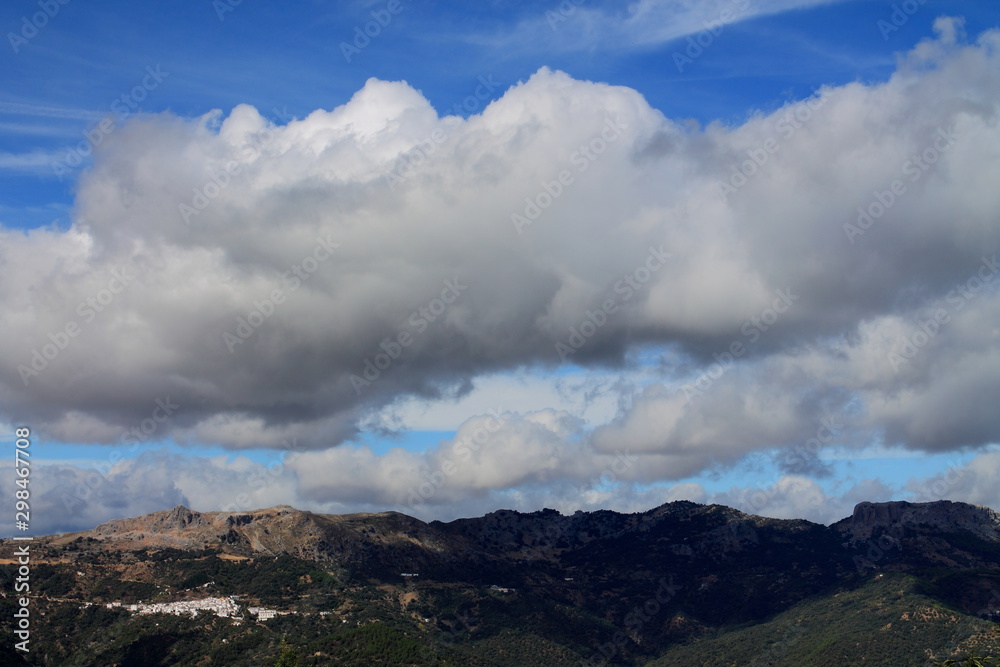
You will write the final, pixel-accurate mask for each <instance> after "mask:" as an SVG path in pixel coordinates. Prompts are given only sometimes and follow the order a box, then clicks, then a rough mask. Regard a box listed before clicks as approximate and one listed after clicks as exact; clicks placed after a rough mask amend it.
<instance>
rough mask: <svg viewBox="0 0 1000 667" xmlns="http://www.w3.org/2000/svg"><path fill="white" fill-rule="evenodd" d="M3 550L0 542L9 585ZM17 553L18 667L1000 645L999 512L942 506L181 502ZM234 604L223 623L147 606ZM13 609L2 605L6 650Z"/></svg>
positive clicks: (699, 659)
mask: <svg viewBox="0 0 1000 667" xmlns="http://www.w3.org/2000/svg"><path fill="white" fill-rule="evenodd" d="M13 551H14V544H13V543H12V542H10V541H4V542H3V543H0V559H6V560H0V563H4V565H3V566H2V570H0V578H2V579H3V590H4V591H5V592H9V591H11V590H12V588H13V586H12V581H13V577H14V576H15V571H16V565H15V564H13V562H12V561H11V560H10V559H11V556H12V555H13ZM31 553H32V591H31V594H32V596H33V597H32V605H33V610H34V611H35V612H36V613H37V616H36V617H35V621H34V623H35V625H34V626H33V628H34V631H33V642H34V647H35V649H36V650H35V651H33V652H32V653H31V654H29V656H28V663H27V664H46V663H45V656H48V660H49V662H48V664H81V665H84V664H94V665H98V664H100V665H109V664H118V665H133V664H134V665H139V664H143V665H158V664H163V665H166V664H191V665H194V664H226V665H229V664H232V665H243V664H246V665H259V664H273V662H274V660H276V659H277V655H278V652H279V647H280V644H281V640H282V637H284V638H285V639H286V641H287V642H288V644H289V645H290V646H293V647H295V649H296V650H299V651H300V653H301V664H316V665H319V664H376V663H378V662H379V661H381V664H455V665H459V664H483V665H506V664H509V665H523V664H552V665H559V664H567V665H569V664H580V662H581V660H583V661H590V662H591V663H592V664H622V665H641V664H656V665H673V664H683V665H722V664H739V665H744V664H761V665H766V664H773V665H783V664H795V665H805V664H808V665H834V664H837V665H843V664H855V663H856V664H894V665H909V664H912V665H924V664H934V661H935V660H938V661H943V660H945V659H946V658H949V657H954V656H963V655H966V654H971V653H976V652H980V653H982V654H986V653H987V652H989V651H993V652H994V654H995V653H996V651H997V650H998V649H1000V641H998V637H997V635H996V633H995V632H993V630H992V628H993V627H994V626H995V623H993V622H991V621H992V620H996V618H997V613H996V612H997V610H998V609H1000V517H998V516H997V514H996V513H995V512H993V511H992V510H989V509H988V508H982V507H976V506H972V505H967V504H963V503H953V502H948V501H940V502H935V503H903V502H893V503H861V504H859V505H858V507H857V508H856V509H855V511H854V513H853V515H852V516H851V517H847V518H845V519H843V520H842V521H839V522H837V523H835V524H833V525H832V526H829V527H827V526H823V525H820V524H814V523H810V522H808V521H802V520H776V519H769V518H765V517H759V516H754V515H748V514H744V513H742V512H739V511H738V510H734V509H732V508H728V507H723V506H718V505H708V506H706V505H698V504H695V503H690V502H684V501H681V502H674V503H668V504H666V505H662V506H660V507H657V508H654V509H651V510H649V511H646V512H641V513H635V514H620V513H616V512H610V511H598V512H590V513H585V512H577V513H576V514H573V515H570V516H563V515H561V514H559V513H558V512H555V511H553V510H542V511H539V512H533V513H520V512H514V511H511V510H500V511H497V512H492V513H490V514H487V515H486V516H483V517H478V518H469V519H459V520H456V521H452V522H449V523H442V522H436V521H435V522H431V523H425V522H423V521H420V520H418V519H414V518H412V517H409V516H406V515H404V514H400V513H396V512H387V513H378V514H354V515H339V516H335V515H322V514H315V513H311V512H306V511H301V510H297V509H294V508H291V507H275V508H270V509H264V510H258V511H253V512H195V511H192V510H190V509H188V508H185V507H183V506H178V507H175V508H173V509H171V510H165V511H162V512H156V513H153V514H149V515H146V516H142V517H135V518H129V519H119V520H114V521H110V522H107V523H105V524H101V525H99V526H97V527H95V528H94V529H91V530H88V531H83V532H79V533H69V534H62V535H54V536H48V537H43V538H36V539H35V540H34V542H33V543H32V545H31ZM230 596H237V597H236V598H235V599H234V601H232V602H226V604H232V605H233V608H234V609H236V610H237V611H236V612H234V615H233V617H220V616H217V615H216V613H215V612H201V613H199V614H198V615H197V616H194V617H191V616H190V615H184V616H173V615H168V614H165V613H160V612H161V611H162V610H171V609H175V608H177V606H178V605H177V603H180V602H184V603H185V604H187V605H188V606H194V607H197V606H198V605H207V604H208V602H207V600H209V599H220V600H229V598H230ZM153 604H158V605H161V606H159V607H155V608H154V607H151V606H149V605H153ZM171 604H173V605H174V606H170V605H171ZM219 604H222V603H221V602H220V603H219ZM109 605H110V606H109ZM129 605H137V606H136V608H134V609H129V607H128V606H129ZM164 605H166V606H164ZM179 606H181V607H183V606H184V605H179ZM251 608H255V609H256V608H265V609H267V610H269V611H268V612H266V613H265V614H264V615H261V613H260V611H259V610H258V611H256V612H254V611H253V610H252V609H251ZM13 609H14V607H13V599H12V597H10V596H7V597H4V598H3V599H2V600H0V619H2V620H0V624H2V630H3V632H4V633H5V634H6V635H7V636H8V637H12V635H11V634H10V633H11V630H12V628H11V625H10V623H11V618H12V613H13ZM141 610H147V611H149V610H155V611H157V613H149V614H146V613H138V612H139V611H141ZM43 612H44V613H45V616H44V617H42V616H41V613H43ZM267 616H273V617H272V618H267ZM12 643H13V642H12V641H11V642H8V643H7V646H10V645H12ZM372 651H375V653H372ZM87 656H92V657H87ZM206 658H210V661H206ZM11 659H12V660H14V659H15V657H14V656H12V658H11ZM18 659H19V658H18ZM539 660H541V662H539ZM893 661H894V662H893ZM10 664H17V663H16V662H11V663H10Z"/></svg>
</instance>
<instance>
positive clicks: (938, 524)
mask: <svg viewBox="0 0 1000 667" xmlns="http://www.w3.org/2000/svg"><path fill="white" fill-rule="evenodd" d="M897 526H905V527H907V528H914V529H920V528H927V529H929V530H934V531H949V532H950V531H956V530H967V531H969V532H971V533H973V534H974V535H976V536H977V537H979V538H981V539H984V540H987V541H989V542H1000V515H998V514H997V513H996V512H994V511H993V510H991V509H990V508H988V507H981V506H979V505H969V504H967V503H956V502H952V501H950V500H939V501H936V502H930V503H910V502H906V501H902V500H896V501H892V502H887V503H870V502H863V503H858V504H857V505H856V506H855V507H854V514H853V515H852V516H851V517H850V519H845V520H843V521H841V522H838V523H837V524H834V527H836V528H838V529H839V530H841V531H844V532H847V533H849V534H850V535H851V536H852V537H855V538H861V539H867V538H869V537H871V535H872V533H873V531H875V530H876V528H882V529H889V528H893V527H897Z"/></svg>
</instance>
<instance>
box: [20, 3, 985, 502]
mask: <svg viewBox="0 0 1000 667" xmlns="http://www.w3.org/2000/svg"><path fill="white" fill-rule="evenodd" d="M936 28H937V30H938V36H937V37H936V38H935V39H933V40H927V41H926V42H924V43H922V44H920V45H918V46H917V47H916V48H915V49H914V50H912V51H911V52H909V53H907V54H903V55H901V56H900V59H899V63H898V68H897V72H896V73H895V74H894V75H893V76H892V77H891V78H890V79H889V80H888V81H886V82H881V83H874V84H868V83H864V82H855V83H851V84H848V85H844V86H840V87H826V88H823V89H821V90H818V91H816V95H815V96H814V97H812V98H811V99H809V100H802V101H798V102H794V103H789V104H787V105H785V106H783V107H781V108H778V109H774V110H770V111H762V112H759V113H756V114H754V115H752V116H751V117H750V118H749V119H748V120H747V121H746V122H744V123H743V124H741V125H738V126H733V127H729V126H724V125H721V124H711V125H709V126H708V127H704V128H699V127H695V126H692V125H691V124H690V123H686V122H683V121H681V120H671V119H668V118H665V117H664V116H663V115H662V114H661V113H659V112H658V111H657V110H655V109H653V108H651V107H650V106H649V105H648V104H647V103H646V101H645V100H644V99H643V97H642V96H641V95H640V94H639V93H637V92H636V91H634V90H631V89H628V88H623V87H618V86H611V85H606V84H601V83H592V82H587V81H578V80H575V79H573V78H572V77H571V76H569V75H567V74H565V73H562V72H553V71H550V70H547V69H543V70H540V71H539V72H537V73H536V74H535V75H534V76H532V77H531V78H530V79H529V80H527V81H525V82H523V83H520V84H518V85H516V86H514V87H512V88H511V89H510V90H508V91H507V92H506V93H505V94H504V95H503V96H502V97H501V98H500V99H499V100H497V101H495V102H494V103H492V104H491V105H490V106H489V107H487V108H486V109H485V110H484V111H483V112H482V113H481V114H479V115H475V116H472V117H469V118H467V119H463V118H458V117H442V116H441V115H439V114H438V113H437V112H436V111H435V110H434V109H433V108H432V107H431V106H430V104H429V103H428V102H427V100H426V99H425V98H424V97H423V96H422V95H421V94H420V93H419V92H418V91H416V90H414V89H413V88H412V87H411V86H409V85H408V84H406V83H404V82H385V81H378V80H374V79H373V80H370V81H369V82H368V83H367V84H366V85H365V86H364V88H363V89H362V90H360V91H358V93H357V94H356V95H355V96H354V97H353V98H352V99H351V100H350V101H348V102H347V103H346V104H344V105H342V106H340V107H337V108H335V109H333V110H332V111H325V110H319V111H315V112H314V113H312V114H310V115H309V116H307V117H306V118H303V119H299V120H291V121H289V122H287V123H284V124H274V123H272V122H270V121H267V120H265V119H264V118H263V117H262V116H261V115H260V113H259V112H258V111H257V110H255V109H253V108H251V107H248V106H240V107H237V108H235V109H233V110H232V111H231V112H230V113H229V114H228V115H226V116H224V115H223V114H222V113H221V112H214V113H211V114H208V115H206V116H204V117H201V118H197V119H186V118H178V117H175V116H171V115H169V114H162V115H156V116H150V117H145V118H142V119H136V120H134V121H132V122H130V123H129V124H128V125H126V126H125V127H123V128H121V129H120V130H118V131H116V132H115V133H114V134H113V135H109V136H108V138H107V141H106V143H105V144H104V145H102V146H100V147H99V150H98V151H97V152H96V155H95V161H94V166H93V167H92V169H90V170H89V171H88V172H87V173H86V174H85V175H84V176H83V177H82V178H81V180H80V182H79V186H78V196H77V201H76V207H75V211H74V214H73V225H72V227H71V228H70V229H69V230H68V231H55V230H35V231H32V232H30V233H27V234H22V233H20V232H15V231H10V230H2V235H3V246H2V247H3V250H2V254H0V268H2V270H3V272H4V276H5V280H4V281H3V282H2V283H0V301H2V305H3V309H2V311H0V318H2V319H0V326H2V327H3V329H4V331H6V332H8V338H7V342H8V344H7V345H5V346H4V347H3V348H2V350H0V358H2V373H3V374H2V376H0V399H2V400H0V404H2V405H3V415H2V416H3V418H5V419H8V420H14V421H18V422H30V423H31V424H32V425H33V426H35V428H36V429H38V430H39V431H41V432H42V433H45V434H47V435H49V436H52V437H57V438H61V439H64V440H71V441H94V442H112V441H119V440H121V438H122V433H123V432H127V431H129V430H133V431H134V430H135V429H139V431H138V433H140V434H142V435H135V436H134V437H136V438H140V439H141V437H143V436H149V435H150V434H149V433H148V432H147V430H148V429H147V427H148V428H149V429H153V430H154V431H155V433H156V437H157V438H159V437H164V436H173V437H175V438H178V439H179V440H182V441H189V442H213V443H220V444H222V445H224V446H228V447H232V448H241V447H275V446H278V443H280V442H282V441H289V440H294V441H295V442H297V443H298V444H299V445H300V446H303V447H305V448H307V449H312V450H317V451H316V452H309V453H306V454H303V457H309V456H311V457H315V458H313V459H303V461H302V462H300V464H301V465H300V466H299V467H298V468H296V472H297V474H300V475H301V476H302V479H303V484H304V487H303V488H304V491H303V493H304V494H305V495H306V496H307V497H315V498H320V497H322V498H323V499H324V500H328V499H329V498H328V495H327V494H326V492H325V491H323V484H322V483H320V482H319V481H314V480H312V478H311V477H310V475H311V474H312V471H316V470H344V469H349V470H353V471H355V473H356V474H357V477H356V480H355V481H357V480H367V481H366V482H365V483H363V484H362V483H361V482H357V483H356V484H354V485H353V486H351V485H350V484H347V483H346V480H345V484H344V485H341V487H340V488H342V489H347V491H344V493H347V494H348V495H349V496H350V497H351V498H352V499H353V500H356V501H358V502H376V501H389V502H400V501H402V500H405V496H406V492H407V491H408V489H410V488H412V487H413V486H414V485H416V484H418V482H420V480H421V479H422V477H421V476H420V475H419V474H418V472H419V470H421V469H422V468H421V466H423V467H424V468H426V469H427V470H435V469H437V468H438V467H440V465H443V463H442V461H443V459H442V461H437V462H435V461H423V462H413V461H410V460H406V459H405V456H403V455H399V457H397V458H398V459H399V460H396V459H394V458H393V456H385V457H374V456H369V455H368V454H364V453H363V452H360V450H353V451H349V450H344V451H337V450H330V449H328V448H330V447H333V446H335V445H337V444H338V443H341V442H343V441H344V440H345V439H348V438H350V437H351V436H352V435H354V434H355V433H356V432H357V429H358V428H359V425H360V424H363V423H365V420H367V419H370V418H371V415H372V413H373V412H376V411H378V410H379V409H381V408H384V407H386V406H391V405H393V404H395V403H396V402H397V401H399V400H401V399H402V398H405V397H408V396H416V397H423V398H428V399H438V398H447V397H454V396H459V395H461V394H463V393H464V392H467V391H468V390H469V389H470V388H471V387H472V386H473V385H474V382H475V380H476V378H477V377H481V376H484V375H487V374H490V373H495V372H498V371H505V370H510V369H515V368H523V367H526V366H529V365H534V366H535V367H543V368H544V367H549V368H555V367H557V366H558V365H560V364H561V363H563V361H564V359H569V360H572V361H573V362H575V363H577V364H581V365H584V366H587V365H590V366H601V367H604V368H612V369H625V368H626V367H627V366H628V365H629V364H631V363H633V360H634V356H633V353H635V352H636V351H639V350H644V349H656V350H659V351H661V352H662V354H663V358H664V363H663V366H662V374H661V377H660V378H659V381H658V382H656V383H654V384H653V385H650V386H648V387H646V388H645V389H643V391H641V392H640V393H639V394H637V395H635V396H633V397H632V398H631V399H630V400H628V401H624V402H623V405H622V410H621V412H620V414H619V415H618V416H617V418H615V419H614V420H613V421H612V422H610V423H608V424H604V425H601V426H600V427H599V428H596V429H593V428H590V427H587V426H584V425H581V424H579V423H576V422H574V421H573V417H572V416H567V415H560V414H558V412H552V413H551V414H550V413H547V412H545V411H539V412H537V413H533V414H519V415H515V416H513V417H511V419H510V421H509V423H507V424H506V425H505V431H504V434H503V435H502V437H501V436H497V437H499V438H500V440H498V441H497V442H503V443H506V444H505V445H504V447H503V448H500V449H496V450H493V451H497V452H502V451H510V452H517V455H516V456H507V457H506V458H504V457H502V456H501V457H500V458H499V459H498V460H496V461H491V460H489V457H490V456H492V454H490V453H482V454H480V456H481V458H480V459H476V460H475V461H474V463H475V464H474V465H469V466H466V467H464V468H462V472H461V476H462V483H461V484H459V485H458V487H459V488H461V489H465V490H466V492H467V493H468V494H471V496H475V495H476V494H479V495H480V496H482V494H484V493H486V490H487V489H497V488H507V487H514V486H518V485H521V486H523V485H525V484H529V485H530V484H533V483H536V482H537V483H557V482H559V480H563V481H565V482H566V483H578V482H579V480H581V479H586V478H589V477H592V476H593V475H594V474H595V473H596V474H599V473H600V471H601V470H603V469H605V468H606V467H607V466H608V465H611V464H612V463H613V461H614V456H615V455H616V454H615V452H616V451H620V450H624V449H629V451H630V452H632V454H633V455H635V456H640V457H643V458H642V464H641V465H638V466H635V467H634V468H631V469H630V470H629V472H627V473H625V474H626V475H627V476H629V477H628V478H629V479H632V480H634V481H653V480H657V479H681V478H683V477H684V476H686V475H690V474H694V473H696V472H697V471H698V470H701V469H704V468H705V467H706V466H708V465H711V464H713V463H715V462H719V461H731V460H736V459H738V458H739V457H740V456H742V455H743V454H745V453H746V452H749V451H752V450H754V449H761V448H766V447H771V446H774V445H792V444H794V443H800V442H802V441H804V440H807V439H808V438H810V437H813V436H814V435H815V433H816V432H817V429H818V428H819V426H820V424H821V420H822V419H823V418H825V417H831V416H834V417H835V418H836V419H837V420H838V423H840V424H842V425H843V426H842V428H840V429H838V434H839V436H838V437H840V438H841V439H842V440H844V439H848V436H850V437H855V438H857V441H858V442H861V441H869V440H871V439H881V440H885V441H887V442H891V443H898V444H902V445H904V446H910V447H916V448H922V449H933V450H940V449H949V448H952V449H957V448H966V447H976V446H980V445H983V444H985V443H988V442H993V441H996V439H997V433H998V432H1000V422H998V421H997V420H998V418H997V413H996V411H995V410H994V409H992V407H991V405H990V401H989V398H988V397H989V396H996V395H997V392H998V389H1000V387H998V386H997V382H998V380H997V378H998V377H1000V374H997V373H996V372H995V371H996V369H997V360H998V346H1000V334H998V332H997V325H996V322H997V312H998V308H1000V298H998V296H997V290H996V288H995V286H996V285H997V284H1000V280H996V279H995V273H996V270H995V269H992V268H989V267H992V266H995V264H991V262H992V261H993V260H992V258H993V256H994V253H995V252H996V251H997V245H998V241H1000V217H998V216H1000V191H998V190H997V188H996V187H995V185H996V179H997V176H998V172H997V167H996V165H997V156H998V155H1000V126H998V122H997V120H998V111H1000V94H998V93H1000V67H998V64H1000V63H998V56H997V52H998V50H997V47H998V46H1000V33H998V32H996V31H991V32H987V33H984V34H983V35H981V36H979V37H978V38H977V39H974V40H972V41H971V42H970V41H968V40H967V39H966V38H965V37H964V35H963V34H962V31H961V23H960V22H959V21H956V20H953V19H939V20H938V21H937V23H936ZM876 204H877V205H876ZM866 216H867V217H866ZM976 276H980V277H979V283H975V281H974V279H975V277H976ZM973 288H974V289H973ZM942 310H943V311H944V312H945V315H946V317H942V316H940V313H939V311H942ZM254 313H256V315H255V314H254ZM936 313H937V314H936ZM241 318H242V320H245V321H246V322H247V324H241ZM928 318H931V319H933V320H935V321H936V322H937V326H936V327H932V328H933V329H934V330H933V333H930V332H929V331H928V326H930V325H927V322H928ZM70 324H73V325H74V328H73V331H75V334H74V335H72V336H70V333H69V331H70V329H68V328H67V326H68V325H70ZM240 327H242V329H241V328H240ZM921 331H923V334H922V335H921V334H920V332H921ZM244 334H246V335H244ZM921 336H922V337H921ZM560 345H562V346H563V347H562V348H560V347H559V346H560ZM46 346H48V347H47V348H46ZM566 346H568V348H567V347H566ZM57 348H60V349H58V351H57ZM61 348H64V349H61ZM567 350H568V351H567ZM35 351H38V352H39V354H41V355H42V357H41V358H39V357H38V356H37V355H34V352H35ZM46 352H48V354H46ZM33 355H34V356H35V358H34V363H35V367H32V360H33ZM380 355H381V356H380ZM46 356H51V357H52V358H51V359H46V358H45V357H46ZM42 366H44V368H42V369H40V370H37V369H39V368H40V367H42ZM25 369H31V370H32V371H35V370H37V374H36V373H35V372H26V370H25ZM366 371H367V375H366ZM623 372H624V370H623ZM362 380H363V382H362ZM168 398H169V400H170V401H172V402H173V404H175V405H176V406H177V407H176V409H175V410H174V411H173V412H172V414H171V415H170V416H169V418H164V419H160V417H162V416H163V411H162V408H161V409H160V412H157V403H156V401H157V400H160V401H163V400H167V399H168ZM542 407H544V406H539V408H542ZM484 451H485V450H484ZM436 455H440V456H441V457H447V456H449V455H448V453H447V452H446V451H445V450H440V451H439V453H438V454H436ZM514 460H516V461H519V462H521V463H520V464H519V465H518V466H510V465H508V464H510V462H511V461H514ZM305 461H308V463H309V465H308V466H307V465H305ZM554 462H561V463H559V465H556V463H554ZM521 464H523V465H521ZM310 466H311V467H310ZM574 466H576V467H574ZM393 479H395V480H397V481H399V480H403V482H400V483H399V484H396V486H395V487H394V489H395V490H394V491H393V493H381V492H379V491H377V489H379V488H381V487H380V483H381V482H380V481H379V480H393ZM458 479H459V478H458V477H456V480H458ZM404 482H405V483H404ZM789 488H793V487H789ZM795 488H798V487H795ZM350 489H354V490H353V491H351V490H350ZM348 491H349V493H348ZM442 493H445V492H444V491H442ZM310 494H311V495H310ZM393 494H394V495H393ZM471 496H470V497H471Z"/></svg>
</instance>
